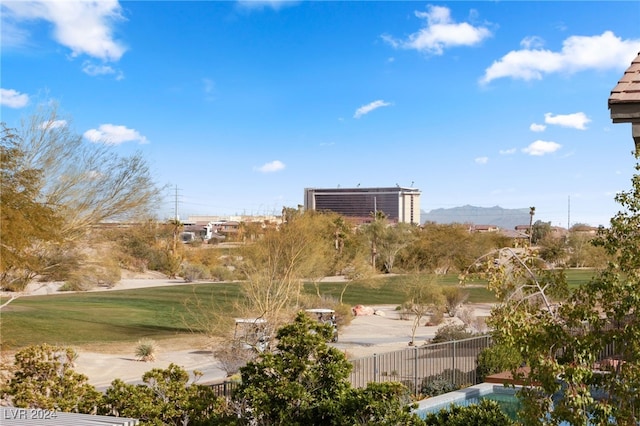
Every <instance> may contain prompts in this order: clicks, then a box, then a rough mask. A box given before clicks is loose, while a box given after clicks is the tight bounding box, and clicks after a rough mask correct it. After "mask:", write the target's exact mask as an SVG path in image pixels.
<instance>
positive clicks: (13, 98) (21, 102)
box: [0, 89, 29, 108]
mask: <svg viewBox="0 0 640 426" xmlns="http://www.w3.org/2000/svg"><path fill="white" fill-rule="evenodd" d="M28 103H29V95H27V94H24V93H20V92H18V91H16V90H13V89H0V105H4V106H6V107H9V108H23V107H25V106H27V104H28Z"/></svg>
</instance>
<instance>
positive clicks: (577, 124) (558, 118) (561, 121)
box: [544, 112, 591, 130]
mask: <svg viewBox="0 0 640 426" xmlns="http://www.w3.org/2000/svg"><path fill="white" fill-rule="evenodd" d="M544 122H545V123H547V124H553V125H556V126H562V127H570V128H572V129H578V130H586V129H587V124H588V123H590V122H591V119H590V118H589V117H587V115H586V114H585V113H584V112H576V113H573V114H564V115H562V114H558V115H553V114H552V113H550V112H548V113H546V114H545V115H544Z"/></svg>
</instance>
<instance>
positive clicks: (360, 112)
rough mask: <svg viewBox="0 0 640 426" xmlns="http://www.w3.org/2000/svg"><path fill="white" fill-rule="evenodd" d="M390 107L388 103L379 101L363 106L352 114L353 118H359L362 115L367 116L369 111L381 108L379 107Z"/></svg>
mask: <svg viewBox="0 0 640 426" xmlns="http://www.w3.org/2000/svg"><path fill="white" fill-rule="evenodd" d="M389 105H391V103H389V102H385V101H383V100H381V99H379V100H377V101H373V102H371V103H369V104H367V105H363V106H361V107H360V108H358V109H357V110H356V112H355V114H353V118H360V117H362V116H363V115H366V114H369V113H370V112H371V111H373V110H375V109H378V108H381V107H386V106H389Z"/></svg>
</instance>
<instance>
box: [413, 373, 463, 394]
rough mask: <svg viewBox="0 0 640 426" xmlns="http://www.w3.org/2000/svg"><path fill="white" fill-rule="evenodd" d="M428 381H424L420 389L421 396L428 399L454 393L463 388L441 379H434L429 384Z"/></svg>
mask: <svg viewBox="0 0 640 426" xmlns="http://www.w3.org/2000/svg"><path fill="white" fill-rule="evenodd" d="M426 380H427V379H424V381H423V383H422V386H421V387H420V394H422V395H424V396H427V397H432V396H438V395H442V394H444V393H448V392H453V391H454V390H458V389H460V387H461V386H458V385H456V384H454V383H452V382H450V381H449V380H447V379H444V378H441V377H440V378H436V379H432V380H431V381H429V382H426Z"/></svg>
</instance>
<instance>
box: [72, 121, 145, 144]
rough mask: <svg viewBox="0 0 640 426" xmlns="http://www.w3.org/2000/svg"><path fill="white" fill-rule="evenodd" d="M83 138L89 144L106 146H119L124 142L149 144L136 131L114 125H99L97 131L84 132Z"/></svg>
mask: <svg viewBox="0 0 640 426" xmlns="http://www.w3.org/2000/svg"><path fill="white" fill-rule="evenodd" d="M84 137H85V138H86V139H88V140H90V141H91V142H95V143H104V144H106V145H120V144H122V143H125V142H138V143H140V144H146V143H149V141H148V140H147V138H146V137H145V136H142V135H141V134H140V133H139V132H138V131H137V130H133V129H129V128H127V127H125V126H117V125H115V124H101V125H100V127H98V129H91V130H87V131H86V132H84Z"/></svg>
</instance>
